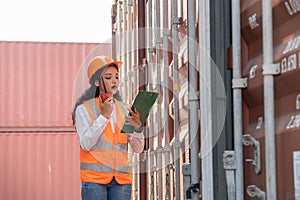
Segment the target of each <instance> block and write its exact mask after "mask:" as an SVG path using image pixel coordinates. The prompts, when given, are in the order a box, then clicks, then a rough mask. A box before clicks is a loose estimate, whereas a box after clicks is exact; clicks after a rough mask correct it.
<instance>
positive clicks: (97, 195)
mask: <svg viewBox="0 0 300 200" xmlns="http://www.w3.org/2000/svg"><path fill="white" fill-rule="evenodd" d="M130 197H131V184H124V185H120V184H118V183H117V182H116V180H115V178H113V180H112V181H111V182H110V183H108V184H98V183H90V182H82V185H81V198H82V200H130Z"/></svg>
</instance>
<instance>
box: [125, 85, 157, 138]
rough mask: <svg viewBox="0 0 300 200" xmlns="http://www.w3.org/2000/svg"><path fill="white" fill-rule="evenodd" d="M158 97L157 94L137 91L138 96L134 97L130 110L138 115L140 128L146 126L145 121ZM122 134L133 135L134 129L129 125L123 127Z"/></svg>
mask: <svg viewBox="0 0 300 200" xmlns="http://www.w3.org/2000/svg"><path fill="white" fill-rule="evenodd" d="M157 97H158V93H157V92H147V91H139V93H138V95H137V96H136V97H135V99H134V101H133V104H132V107H131V109H132V110H134V108H136V110H137V111H138V112H139V113H140V119H141V123H142V126H145V125H146V119H147V117H148V116H149V113H150V110H151V108H152V106H153V105H154V102H155V101H156V99H157ZM121 132H122V133H133V132H134V127H133V126H130V125H124V126H123V128H122V130H121Z"/></svg>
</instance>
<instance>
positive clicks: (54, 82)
mask: <svg viewBox="0 0 300 200" xmlns="http://www.w3.org/2000/svg"><path fill="white" fill-rule="evenodd" d="M95 54H98V55H99V54H106V55H111V45H110V44H96V43H94V44H93V43H48V42H0V91H1V95H0V110H1V112H0V129H1V130H0V131H7V130H9V131H10V130H11V131H16V130H17V129H21V130H20V131H22V130H23V129H29V130H30V129H38V128H41V127H42V128H43V129H44V128H47V127H48V128H50V129H51V128H54V127H56V128H59V127H62V128H65V127H71V125H72V120H71V112H72V106H73V102H72V95H73V85H75V84H74V80H75V78H76V75H77V77H78V74H77V72H78V71H79V69H80V67H81V66H82V65H84V64H86V62H87V59H88V58H89V57H90V56H93V55H95ZM48 130H49V129H48Z"/></svg>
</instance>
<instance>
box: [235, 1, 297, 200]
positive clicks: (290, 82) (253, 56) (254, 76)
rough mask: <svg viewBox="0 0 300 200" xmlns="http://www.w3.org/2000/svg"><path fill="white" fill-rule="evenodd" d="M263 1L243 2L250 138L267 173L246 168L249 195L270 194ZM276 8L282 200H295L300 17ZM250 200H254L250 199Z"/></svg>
mask: <svg viewBox="0 0 300 200" xmlns="http://www.w3.org/2000/svg"><path fill="white" fill-rule="evenodd" d="M261 4H262V2H261V1H243V4H241V7H242V14H241V23H242V26H241V27H242V30H241V31H242V37H243V40H244V41H245V44H244V45H243V47H242V53H243V54H247V55H243V56H242V57H244V58H247V59H245V60H243V62H242V74H243V77H247V78H248V87H247V88H246V89H245V90H244V91H243V126H244V133H249V134H251V135H252V136H253V137H254V138H256V139H257V140H258V141H259V142H260V147H261V155H262V158H261V164H262V171H261V173H260V174H256V173H254V166H253V165H251V164H249V163H246V162H244V175H245V191H246V188H247V186H248V185H252V184H254V185H256V186H257V187H259V188H260V189H262V190H264V191H266V180H265V176H266V169H265V131H264V118H265V116H264V106H263V100H264V99H263V98H264V97H263V75H262V64H263V52H262V42H263V39H262V11H261ZM272 6H273V45H274V48H273V58H274V63H278V64H280V70H281V73H280V74H279V75H278V76H275V79H274V82H275V83H274V86H275V90H274V91H275V134H276V166H277V197H278V199H294V198H295V189H294V176H295V175H294V174H293V152H294V151H297V150H298V151H299V149H300V143H299V142H298V141H299V140H300V134H299V130H300V129H299V127H300V87H299V76H300V27H299V26H297V24H298V22H299V21H300V15H299V14H298V11H297V12H296V10H293V8H292V7H290V6H291V5H290V3H289V2H288V1H283V0H276V1H272ZM291 9H292V10H291ZM253 157H254V155H253V148H252V147H245V148H244V159H248V158H253ZM245 199H251V198H250V197H249V196H248V195H247V194H245Z"/></svg>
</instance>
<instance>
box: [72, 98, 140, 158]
mask: <svg viewBox="0 0 300 200" xmlns="http://www.w3.org/2000/svg"><path fill="white" fill-rule="evenodd" d="M75 112H76V113H75V120H76V123H75V125H76V130H77V133H78V137H79V142H80V146H81V148H82V149H83V150H85V151H89V150H90V149H91V148H92V147H93V146H94V145H95V144H96V143H97V141H98V139H99V137H100V136H101V135H102V134H103V131H104V129H105V127H106V125H107V123H111V127H112V131H113V132H114V131H115V127H116V122H117V120H116V105H115V104H114V108H113V112H112V114H111V117H110V120H108V119H107V118H106V117H104V116H103V115H101V114H100V115H99V116H98V117H97V119H95V121H94V123H92V120H91V118H90V115H89V113H88V110H87V108H86V107H85V106H84V104H81V105H79V106H78V107H77V108H76V111H75ZM126 114H128V113H126ZM129 138H130V139H129V142H130V145H131V147H132V149H133V151H134V152H137V153H140V152H142V151H143V148H144V138H143V133H134V134H129Z"/></svg>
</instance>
